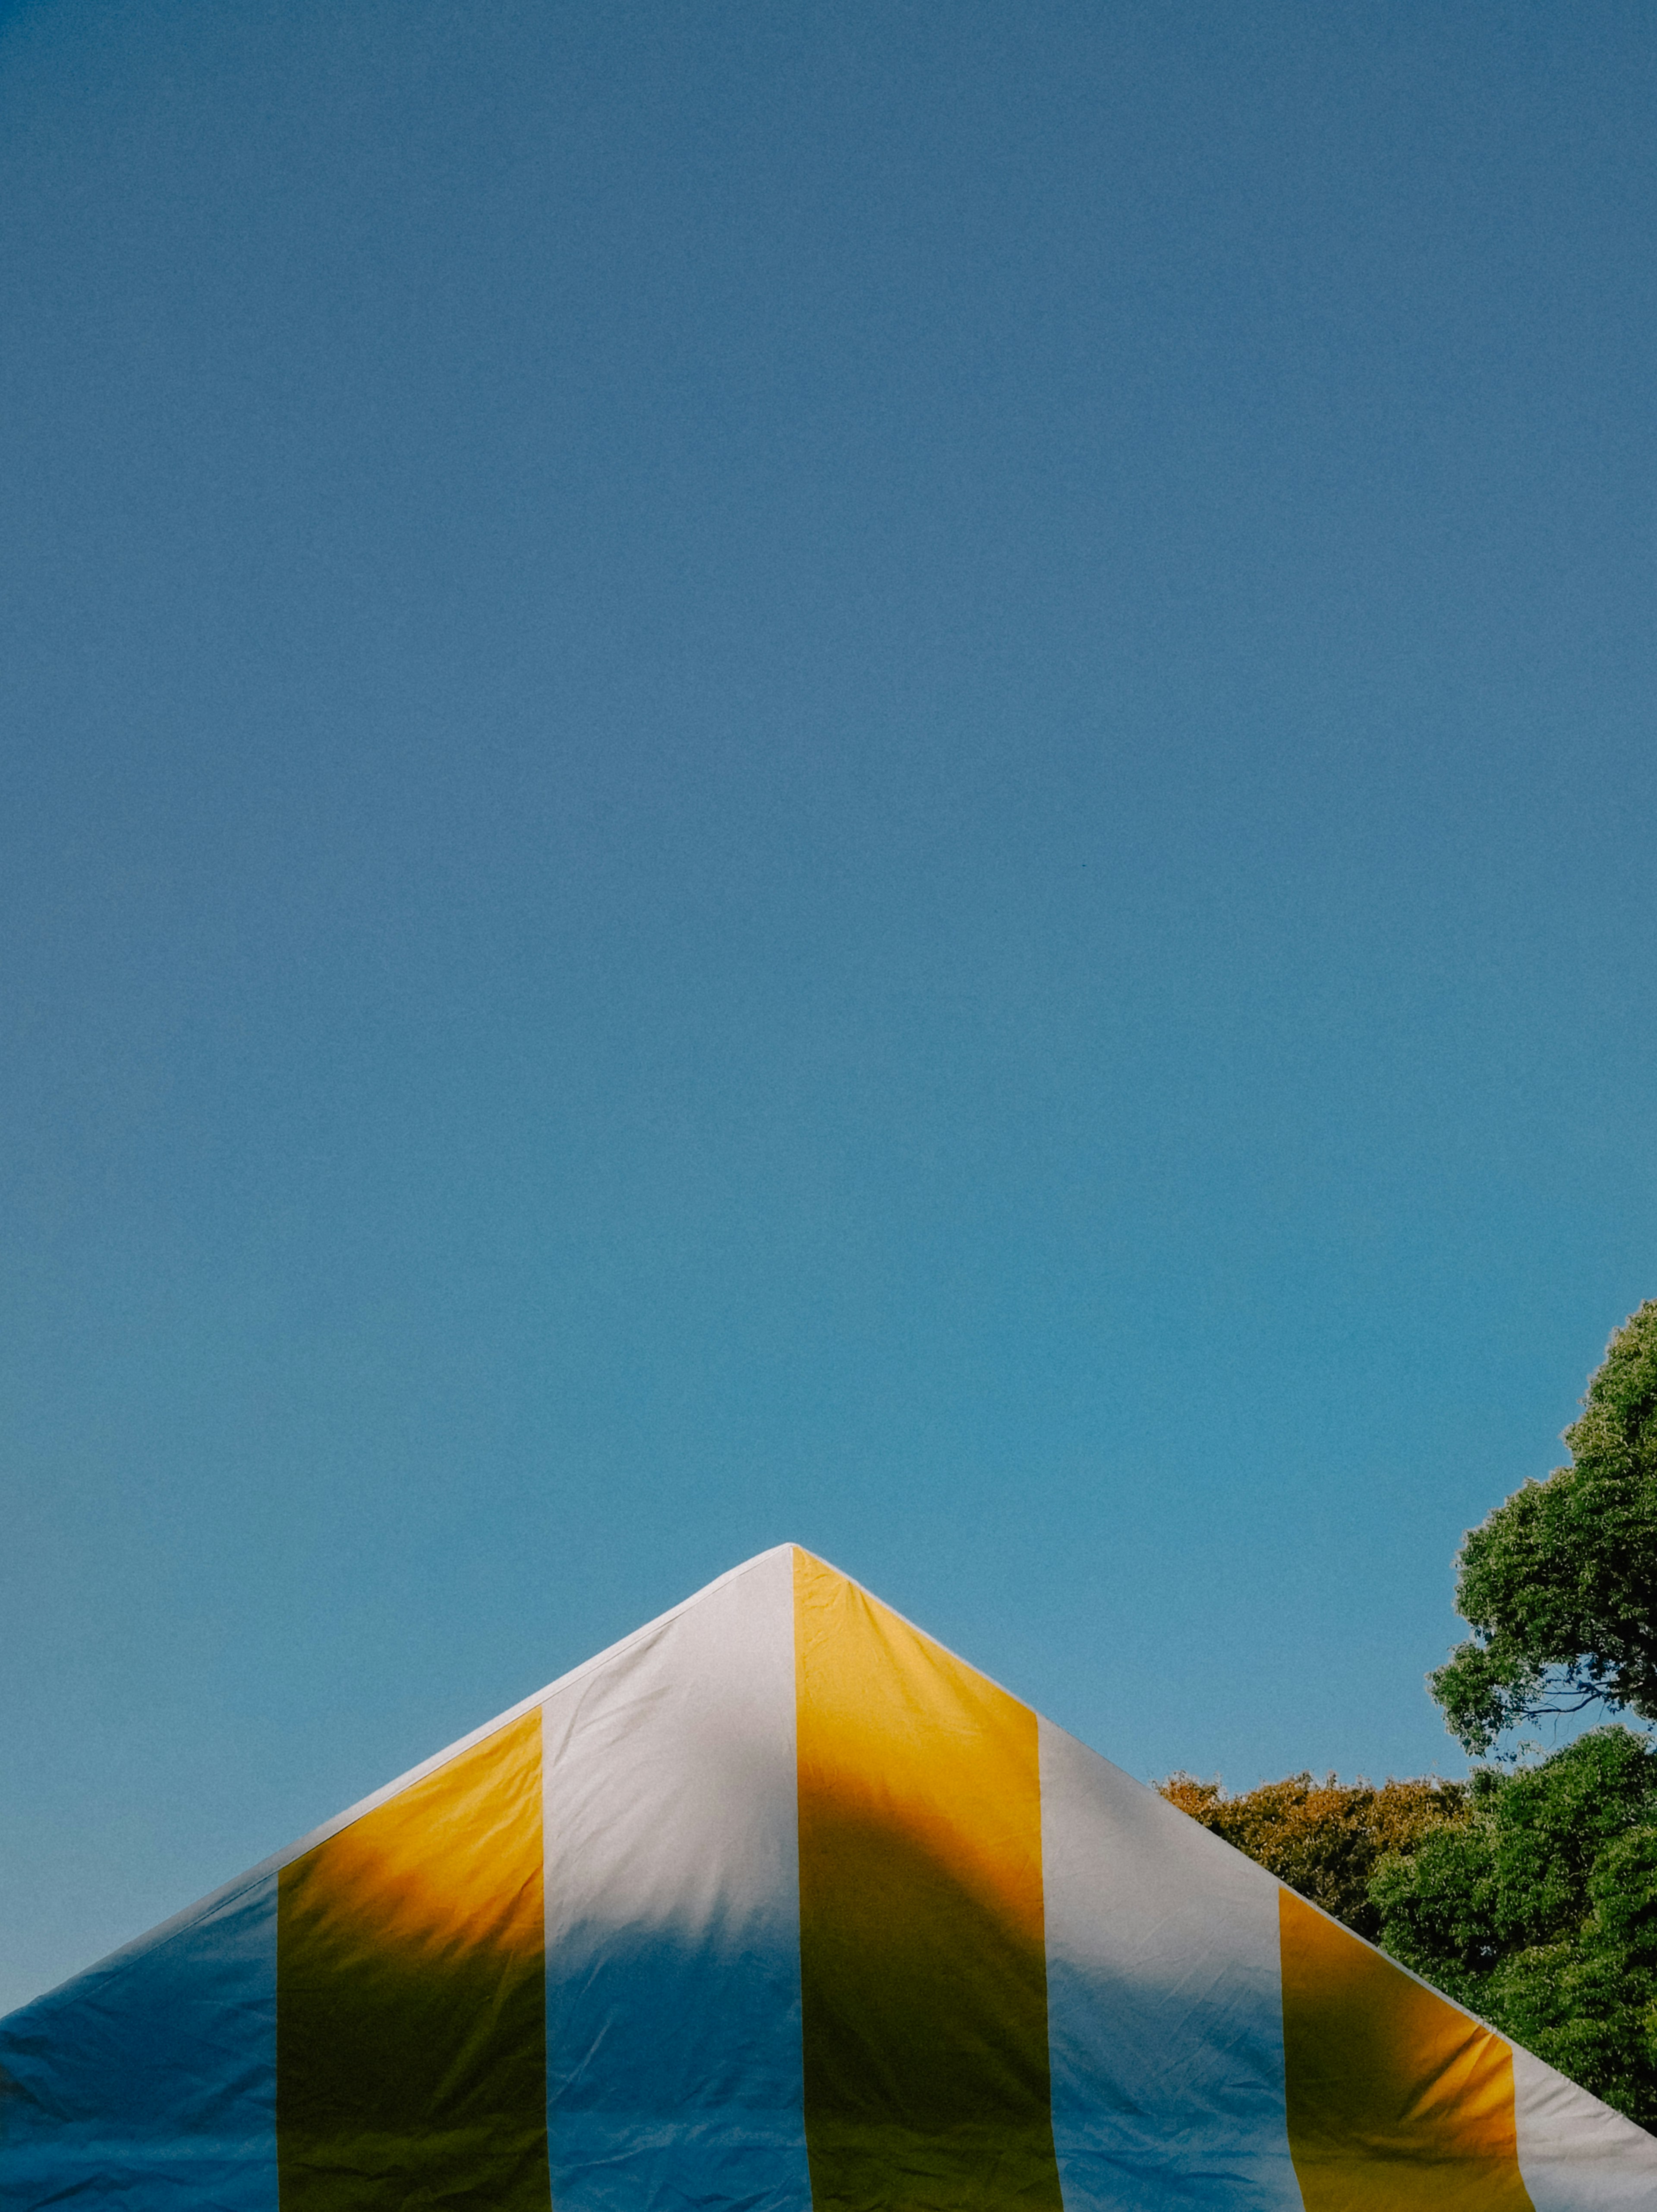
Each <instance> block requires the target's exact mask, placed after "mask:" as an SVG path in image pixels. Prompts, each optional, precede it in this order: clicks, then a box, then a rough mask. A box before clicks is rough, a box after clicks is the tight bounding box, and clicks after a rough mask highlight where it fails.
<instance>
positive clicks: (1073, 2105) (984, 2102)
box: [0, 1546, 1657, 2212]
mask: <svg viewBox="0 0 1657 2212" xmlns="http://www.w3.org/2000/svg"><path fill="white" fill-rule="evenodd" d="M0 2191H3V2194H4V2198H5V2202H6V2203H7V2205H8V2206H9V2207H15V2212H44V2208H45V2207H46V2206H48V2205H59V2204H61V2203H63V2202H64V2200H65V2199H67V2198H69V2197H82V2198H87V2199H92V2200H100V2201H101V2200H109V2201H110V2202H111V2203H112V2204H113V2203H118V2204H119V2205H120V2206H121V2207H123V2208H125V2212H405V2209H406V2208H408V2207H410V2205H414V2204H420V2205H422V2206H432V2207H443V2208H446V2209H452V2212H548V2208H555V2212H687V2208H690V2207H708V2208H710V2209H711V2212H724V2209H725V2208H729V2212H737V2208H741V2212H808V2208H811V2207H815V2208H817V2212H828V2208H830V2207H832V2208H834V2212H1151V2208H1152V2207H1156V2208H1158V2212H1163V2209H1164V2208H1169V2207H1178V2208H1181V2209H1182V2212H1636V2207H1637V2208H1640V2209H1641V2212H1650V2208H1651V2207H1652V2206H1653V2205H1657V2142H1654V2141H1653V2139H1652V2138H1651V2137H1649V2136H1647V2135H1645V2134H1644V2133H1643V2132H1642V2130H1639V2129H1637V2128H1636V2127H1634V2126H1633V2125H1631V2124H1630V2123H1629V2122H1628V2121H1626V2120H1624V2119H1623V2118H1620V2117H1619V2116H1618V2114H1616V2113H1614V2112H1610V2111H1608V2110H1607V2108H1606V2107H1605V2106H1603V2105H1601V2104H1599V2103H1598V2102H1597V2101H1596V2100H1594V2099H1593V2098H1591V2097H1589V2096H1587V2095H1586V2094H1585V2093H1583V2092H1582V2091H1581V2090H1579V2089H1576V2088H1575V2087H1572V2085H1570V2084H1569V2083H1568V2082H1566V2081H1563V2079H1562V2078H1561V2076H1559V2075H1557V2074H1556V2073H1554V2072H1553V2071H1552V2070H1551V2069H1549V2068H1547V2067H1545V2066H1544V2065H1542V2064H1541V2063H1540V2062H1539V2061H1538V2060H1536V2059H1535V2058H1533V2057H1530V2056H1529V2054H1527V2053H1526V2052H1524V2051H1516V2050H1514V2049H1513V2048H1512V2047H1510V2046H1509V2045H1508V2044H1507V2043H1506V2042H1505V2041H1503V2039H1502V2038H1500V2037H1499V2036H1496V2035H1495V2034H1494V2033H1492V2032H1491V2031H1490V2029H1488V2028H1486V2027H1483V2026H1482V2025H1481V2024H1480V2023H1479V2022H1478V2021H1474V2020H1472V2019H1471V2018H1470V2017H1469V2016H1468V2015H1466V2014H1465V2013H1463V2012H1461V2011H1460V2010H1459V2008H1456V2007H1454V2006H1453V2005H1451V2004H1449V2003H1448V2002H1447V2001H1446V2000H1445V1999H1443V1998H1442V1997H1441V1996H1438V1995H1437V1994H1436V1993H1435V1992H1434V1991H1432V1990H1428V1989H1427V1988H1426V1987H1425V1985H1424V1984H1422V1983H1420V1982H1419V1981H1417V1980H1416V1979H1415V1978H1413V1977H1411V1976H1410V1975H1407V1974H1405V1973H1404V1972H1402V1971H1401V1970H1400V1969H1399V1968H1398V1967H1396V1966H1393V1964H1392V1963H1391V1962H1390V1961H1389V1960H1386V1959H1384V1958H1383V1957H1381V1954H1379V1953H1377V1952H1375V1951H1374V1950H1373V1949H1371V1948H1370V1947H1369V1945H1367V1944H1364V1943H1363V1942H1359V1940H1358V1939H1357V1937H1356V1936H1351V1935H1350V1933H1349V1932H1348V1931H1347V1930H1346V1929H1343V1928H1341V1927H1339V1926H1338V1923H1334V1922H1332V1921H1331V1920H1329V1919H1327V1918H1326V1917H1325V1916H1324V1915H1322V1914H1320V1913H1318V1912H1317V1911H1315V1910H1314V1908H1313V1907H1311V1906H1309V1905H1306V1904H1304V1903H1303V1902H1302V1900H1301V1899H1298V1898H1297V1897H1296V1896H1295V1895H1294V1894H1293V1893H1291V1892H1290V1891H1287V1890H1285V1889H1284V1888H1283V1887H1281V1886H1280V1885H1279V1884H1278V1883H1277V1882H1276V1881H1273V1880H1272V1877H1271V1876H1269V1875H1266V1873H1265V1872H1264V1871H1263V1870H1262V1869H1259V1867H1256V1866H1254V1865H1253V1863H1251V1862H1250V1861H1248V1860H1247V1859H1244V1858H1243V1857H1241V1856H1240V1855H1239V1854H1238V1853H1236V1852H1235V1851H1233V1850H1230V1849H1229V1847H1228V1846H1227V1845H1225V1844H1223V1843H1221V1842H1220V1841H1219V1840H1218V1839H1217V1838H1215V1837H1213V1836H1211V1835H1210V1834H1209V1833H1208V1832H1206V1831H1205V1830H1204V1829H1202V1828H1200V1827H1199V1826H1197V1825H1196V1824H1195V1823H1194V1822H1193V1821H1190V1820H1187V1819H1186V1817H1185V1816H1184V1815H1183V1814H1181V1813H1179V1812H1177V1811H1176V1810H1175V1809H1174V1808H1173V1807H1171V1806H1169V1805H1168V1804H1166V1803H1165V1802H1163V1801H1162V1799H1161V1798H1160V1797H1158V1796H1156V1793H1155V1792H1154V1791H1151V1790H1146V1789H1144V1787H1143V1786H1142V1785H1141V1784H1138V1783H1136V1782H1133V1781H1132V1780H1131V1779H1130V1778H1128V1777H1127V1776H1126V1775H1125V1774H1122V1773H1120V1771H1118V1770H1117V1769H1116V1768H1114V1767H1113V1766H1111V1765H1108V1762H1107V1761H1105V1760H1103V1759H1100V1758H1098V1757H1097V1756H1096V1754H1095V1753H1092V1752H1090V1751H1088V1750H1087V1749H1085V1748H1084V1747H1083V1746H1082V1745H1080V1744H1078V1743H1077V1742H1076V1741H1074V1740H1073V1739H1072V1738H1071V1737H1069V1736H1067V1735H1065V1734H1064V1732H1063V1731H1062V1730H1060V1729H1055V1728H1053V1727H1051V1726H1050V1725H1049V1724H1048V1723H1047V1722H1045V1721H1042V1720H1041V1719H1039V1718H1038V1717H1037V1716H1036V1715H1035V1713H1033V1712H1032V1711H1030V1710H1029V1707H1028V1706H1026V1705H1023V1704H1021V1703H1020V1701H1019V1700H1017V1699H1015V1698H1012V1697H1011V1696H1009V1695H1008V1693H1007V1692H1005V1691H1004V1690H1001V1689H999V1688H998V1687H997V1686H995V1685H994V1684H993V1683H992V1682H990V1681H988V1680H986V1678H985V1677H984V1676H982V1675H981V1674H978V1673H977V1672H976V1671H975V1670H974V1669H973V1668H970V1667H968V1666H966V1665H965V1664H964V1663H963V1662H962V1661H960V1660H958V1659H956V1658H955V1657H953V1656H951V1655H950V1653H948V1652H946V1651H944V1650H943V1649H942V1648H941V1647H940V1646H939V1645H938V1644H935V1643H933V1642H932V1639H931V1638H927V1637H926V1636H924V1635H922V1634H921V1633H920V1632H919V1631H918V1630H916V1629H914V1628H913V1627H911V1626H909V1625H908V1624H907V1623H906V1622H904V1621H902V1620H900V1619H899V1617H898V1616H897V1615H895V1613H891V1612H890V1611H889V1609H888V1608H887V1607H883V1606H882V1605H880V1604H879V1603H878V1601H876V1600H875V1599H873V1598H871V1597H870V1596H869V1595H868V1594H867V1593H866V1592H865V1591H863V1590H861V1589H859V1588H858V1587H857V1586H856V1585H855V1584H854V1583H850V1582H848V1581H847V1579H846V1578H845V1577H843V1576H841V1575H839V1574H837V1573H836V1572H835V1571H834V1570H833V1569H832V1568H829V1567H827V1566H825V1565H822V1562H820V1561H818V1560H816V1559H812V1558H810V1555H809V1554H807V1553H803V1552H798V1551H797V1550H796V1549H794V1547H791V1546H784V1547H780V1548H779V1549H778V1550H776V1551H774V1552H770V1553H765V1554H763V1555H762V1557H761V1558H760V1559H756V1560H751V1561H750V1562H749V1563H748V1565H746V1566H745V1567H742V1568H738V1569H737V1570H736V1571H734V1572H733V1573H732V1574H731V1575H728V1576H725V1577H723V1578H722V1579H721V1580H720V1581H719V1582H718V1583H713V1585H711V1586H710V1588H709V1589H707V1590H704V1591H702V1592H701V1593H700V1594H699V1595H697V1596H696V1597H695V1598H693V1599H691V1600H689V1601H687V1602H686V1604H684V1605H683V1606H681V1607H677V1608H676V1609H675V1611H674V1612H672V1613H669V1614H667V1615H665V1616H664V1617H663V1619H662V1620H659V1621H656V1622H654V1623H652V1624H651V1626H648V1627H647V1628H645V1629H642V1630H640V1632H638V1633H637V1634H636V1635H635V1636H633V1637H631V1638H628V1639H627V1640H626V1641H625V1642H624V1643H623V1644H619V1645H617V1646H616V1648H615V1649H614V1650H611V1651H609V1652H606V1653H603V1654H601V1655H600V1656H598V1658H597V1659H595V1660H592V1661H591V1662H588V1663H587V1664H586V1666H585V1667H582V1668H577V1669H576V1670H575V1672H574V1674H571V1675H568V1676H566V1677H565V1678H564V1679H563V1680H561V1681H560V1682H557V1683H555V1684H554V1685H553V1686H551V1688H550V1689H549V1690H547V1691H545V1692H543V1693H542V1694H541V1695H540V1696H539V1697H537V1698H535V1699H530V1700H528V1701H527V1702H526V1703H525V1705H523V1706H520V1707H519V1708H516V1709H515V1710H514V1711H513V1712H511V1713H509V1714H507V1715H504V1716H503V1717H501V1720H500V1721H498V1722H495V1723H490V1724H489V1727H487V1728H485V1729H480V1730H478V1731H477V1732H476V1734H475V1735H472V1736H470V1737H468V1738H467V1739H465V1741H464V1742H463V1743H461V1744H459V1745H457V1746H454V1747H451V1749H450V1750H449V1751H447V1752H446V1753H441V1754H440V1756H439V1757H438V1758H436V1759H433V1760H430V1761H428V1762H427V1764H426V1765H424V1766H422V1768H419V1769H417V1770H416V1771H415V1772H414V1773H413V1774H411V1775H409V1776H405V1777H404V1778H403V1779H402V1780H401V1781H400V1782H398V1783H396V1784H392V1785H391V1787H390V1788H389V1789H387V1790H382V1791H380V1792H379V1793H378V1794H377V1795H376V1796H374V1797H373V1798H372V1799H369V1800H368V1801H367V1802H365V1803H364V1804H362V1805H361V1806H358V1807H355V1808H353V1809H352V1810H351V1811H350V1812H349V1813H348V1814H342V1815H341V1816H340V1818H339V1819H338V1820H334V1821H332V1822H330V1823H329V1824H328V1825H327V1826H326V1827H325V1828H324V1829H322V1830H320V1831H319V1832H317V1833H316V1834H314V1835H313V1836H310V1837H307V1838H305V1839H303V1841H302V1842H300V1844H296V1845H294V1847H293V1848H292V1849H291V1850H288V1851H285V1852H283V1853H282V1854H280V1855H279V1857H277V1858H276V1860H274V1861H272V1862H270V1863H269V1864H268V1865H266V1866H264V1867H262V1868H259V1869H255V1871H254V1872H253V1874H252V1875H249V1876H247V1877H246V1878H245V1879H244V1880H243V1881H240V1882H239V1883H234V1884H232V1885H231V1886H230V1887H228V1888H227V1889H226V1890H224V1891H222V1892H220V1893H218V1895H217V1896H215V1898H213V1899H209V1900H208V1901H207V1903H206V1904H205V1905H202V1906H200V1907H197V1908H196V1909H195V1910H194V1911H191V1912H189V1913H186V1914H183V1915H181V1916H179V1919H178V1920H176V1921H173V1922H171V1923H167V1925H166V1926H165V1927H164V1928H162V1929H158V1930H156V1931H155V1934H154V1935H153V1936H150V1937H148V1938H145V1939H143V1941H142V1942H139V1943H137V1944H135V1945H133V1946H131V1947H130V1948H128V1950H126V1951H125V1952H122V1953H118V1954H116V1956H115V1957H114V1958H113V1959H112V1960H107V1961H106V1962H105V1964H104V1965H103V1966H99V1967H95V1968H94V1969H93V1970H92V1971H91V1972H89V1973H87V1974H84V1975H82V1976H80V1977H79V1978H77V1979H76V1980H75V1981H73V1982H71V1983H69V1984H65V1985H64V1988H63V1989H61V1990H58V1991H55V1992H53V1993H52V1995H50V1996H46V1997H43V1998H41V1999H39V2001H38V2002H36V2003H34V2004H33V2005H30V2006H27V2007H25V2008H23V2009H22V2010H21V2012H19V2013H16V2014H14V2015H12V2016H11V2017H10V2019H9V2020H8V2021H3V2022H0Z"/></svg>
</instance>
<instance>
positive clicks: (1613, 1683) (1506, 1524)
mask: <svg viewBox="0 0 1657 2212" xmlns="http://www.w3.org/2000/svg"><path fill="white" fill-rule="evenodd" d="M1582 1405H1583V1412H1582V1418H1581V1420H1579V1421H1577V1422H1575V1424H1574V1425H1572V1426H1571V1427H1570V1428H1569V1429H1567V1430H1566V1431H1565V1443H1567V1444H1568V1445H1569V1448H1570V1451H1571V1455H1572V1462H1571V1464H1570V1465H1569V1467H1562V1468H1556V1469H1555V1471H1554V1472H1553V1474H1551V1475H1550V1476H1549V1477H1548V1479H1547V1480H1546V1481H1545V1482H1527V1484H1526V1485H1525V1486H1524V1487H1523V1489H1522V1490H1518V1491H1515V1492H1514V1494H1513V1496H1512V1497H1511V1498H1508V1500H1507V1501H1506V1503H1505V1504H1502V1505H1498V1506H1497V1508H1496V1510H1495V1512H1494V1513H1492V1514H1491V1515H1490V1517H1489V1519H1488V1520H1487V1521H1485V1522H1484V1523H1483V1525H1482V1526H1481V1527H1479V1528H1475V1529H1473V1530H1472V1533H1471V1534H1469V1536H1468V1538H1467V1540H1466V1544H1465V1545H1464V1546H1463V1547H1462V1551H1461V1557H1460V1577H1459V1580H1458V1582H1457V1585H1456V1608H1457V1610H1458V1611H1459V1612H1460V1614H1461V1616H1462V1618H1463V1620H1466V1621H1467V1622H1468V1624H1469V1625H1470V1626H1472V1630H1473V1635H1472V1638H1470V1639H1469V1640H1468V1641H1467V1642H1466V1643H1465V1644H1460V1645H1458V1646H1457V1648H1456V1650H1454V1652H1452V1654H1451V1655H1450V1657H1449V1660H1448V1662H1447V1663H1446V1664H1445V1665H1444V1666H1442V1667H1441V1668H1439V1669H1438V1670H1437V1672H1436V1673H1435V1674H1433V1675H1432V1676H1431V1677H1430V1678H1429V1679H1430V1681H1431V1686H1432V1692H1433V1695H1434V1696H1435V1698H1436V1699H1438V1701H1439V1703H1440V1705H1442V1706H1443V1708H1444V1712H1445V1717H1446V1719H1447V1720H1448V1724H1449V1727H1450V1730H1451V1733H1452V1734H1453V1735H1456V1736H1457V1737H1459V1738H1460V1741H1461V1742H1462V1743H1463V1744H1464V1745H1465V1746H1466V1748H1467V1749H1468V1750H1469V1751H1471V1752H1475V1753H1478V1752H1487V1751H1488V1750H1489V1749H1490V1746H1491V1745H1492V1744H1493V1743H1494V1742H1495V1741H1496V1738H1497V1736H1498V1735H1501V1734H1502V1730H1503V1729H1507V1728H1509V1727H1512V1726H1513V1725H1514V1723H1517V1722H1520V1721H1522V1720H1526V1719H1528V1718H1531V1717H1533V1716H1535V1715H1538V1714H1541V1713H1550V1712H1554V1713H1557V1712H1575V1711H1581V1710H1582V1708H1583V1707H1585V1706H1587V1705H1592V1704H1594V1703H1596V1702H1599V1701H1603V1702H1604V1703H1605V1705H1609V1706H1610V1707H1611V1709H1612V1710H1613V1711H1616V1710H1619V1709H1621V1710H1626V1711H1631V1712H1635V1713H1638V1714H1639V1715H1640V1716H1641V1717H1642V1718H1644V1719H1647V1720H1657V1299H1648V1300H1647V1301H1646V1303H1645V1304H1643V1305H1642V1307H1641V1308H1640V1309H1639V1310H1638V1312H1637V1313H1635V1314H1632V1315H1630V1317H1629V1319H1628V1321H1627V1322H1625V1323H1624V1326H1623V1327H1622V1328H1619V1329H1618V1331H1617V1333H1616V1334H1615V1335H1614V1336H1613V1337H1612V1338H1611V1343H1610V1345H1609V1346H1608V1347H1607V1349H1606V1353H1605V1363H1604V1364H1603V1365H1602V1366H1601V1367H1600V1368H1599V1371H1598V1372H1597V1373H1596V1374H1595V1375H1594V1376H1593V1379H1592V1380H1591V1381H1590V1383H1589V1384H1588V1389H1587V1396H1586V1397H1585V1398H1584V1400H1583V1401H1582Z"/></svg>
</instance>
